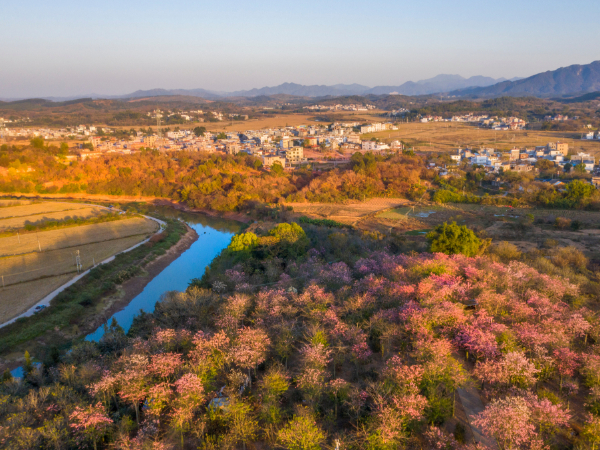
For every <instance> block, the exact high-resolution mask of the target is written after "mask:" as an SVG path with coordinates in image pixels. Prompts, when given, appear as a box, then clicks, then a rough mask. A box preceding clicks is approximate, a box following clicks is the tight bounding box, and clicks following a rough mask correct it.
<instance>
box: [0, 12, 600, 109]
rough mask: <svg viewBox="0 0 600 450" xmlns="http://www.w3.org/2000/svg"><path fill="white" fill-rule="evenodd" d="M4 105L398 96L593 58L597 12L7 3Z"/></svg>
mask: <svg viewBox="0 0 600 450" xmlns="http://www.w3.org/2000/svg"><path fill="white" fill-rule="evenodd" d="M0 11H1V12H0V42H1V45H0V97H4V98H16V97H33V96H69V95H79V94H90V93H99V94H124V93H128V92H132V91H134V90H137V89H152V88H158V87H160V88H167V89H168V88H186V89H189V88H205V89H212V90H237V89H250V88H254V87H263V86H273V85H277V84H280V83H283V82H286V81H287V82H296V83H302V84H337V83H360V84H365V85H368V86H375V85H397V84H401V83H403V82H405V81H409V80H413V81H416V80H419V79H424V78H430V77H432V76H435V75H438V74H440V73H452V74H460V75H462V76H472V75H486V76H492V77H496V78H498V77H507V78H511V77H514V76H528V75H533V74H535V73H538V72H541V71H545V70H553V69H556V68H558V67H562V66H567V65H571V64H587V63H590V62H592V61H594V60H598V59H600V1H598V0H570V1H564V0H562V1H557V0H545V1H542V0H520V1H515V0H504V1H503V2H491V1H485V0H484V1H481V0H479V1H470V0H456V1H454V2H451V1H448V0H412V1H410V2H409V1H404V0H395V1H394V0H371V1H364V0H363V1H354V0H344V1H339V0H333V1H332V0H321V1H315V0H300V1H295V2H282V1H271V0H254V1H241V0H217V1H211V2H206V1H203V0H196V1H188V0H170V1H162V2H158V1H154V0H146V1H138V0H121V1H116V0H104V1H97V0H83V1H82V0H78V1H72V0H54V1H47V0H46V1H40V0H18V1H17V0H3V1H2V2H1V3H0Z"/></svg>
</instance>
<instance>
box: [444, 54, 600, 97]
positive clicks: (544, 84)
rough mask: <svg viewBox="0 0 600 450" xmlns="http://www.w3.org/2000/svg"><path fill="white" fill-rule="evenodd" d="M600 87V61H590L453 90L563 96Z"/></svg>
mask: <svg viewBox="0 0 600 450" xmlns="http://www.w3.org/2000/svg"><path fill="white" fill-rule="evenodd" d="M599 90H600V61H594V62H592V63H590V64H586V65H579V64H576V65H573V66H569V67H561V68H560V69H557V70H549V71H547V72H543V73H538V74H537V75H533V76H531V77H528V78H523V79H521V80H517V81H504V82H501V83H498V84H495V85H493V86H488V87H480V88H468V89H463V90H458V91H456V92H452V94H454V95H457V96H470V97H484V98H485V97H500V96H505V95H507V96H513V97H524V96H532V97H559V96H568V95H575V94H585V93H587V92H594V91H599Z"/></svg>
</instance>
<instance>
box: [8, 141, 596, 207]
mask: <svg viewBox="0 0 600 450" xmlns="http://www.w3.org/2000/svg"><path fill="white" fill-rule="evenodd" d="M66 151H67V150H66V148H65V145H61V146H60V147H58V146H52V145H45V144H44V142H43V140H36V139H34V140H32V142H31V144H30V145H27V146H8V145H6V144H4V145H2V146H1V147H0V192H3V193H5V194H18V193H25V194H40V195H43V194H71V193H87V194H108V195H116V196H145V197H155V198H165V199H171V200H173V201H177V202H182V203H185V204H187V205H188V206H190V207H193V208H200V209H210V210H214V211H221V212H225V211H248V210H253V209H255V208H256V206H257V205H261V204H273V203H281V202H284V201H288V202H325V203H335V202H338V203H339V202H344V201H347V200H365V199H368V198H374V197H394V198H408V199H413V200H430V199H433V200H434V201H436V202H440V203H446V202H455V203H461V202H475V203H483V204H503V205H504V204H509V205H513V206H516V205H542V206H545V207H560V208H593V209H598V208H599V207H600V197H599V195H598V191H597V190H596V189H595V188H594V187H593V186H592V185H590V184H589V183H585V182H583V181H580V179H583V180H585V179H586V177H587V178H589V176H587V175H586V174H585V173H578V172H577V171H573V172H571V173H569V174H564V175H563V180H564V182H565V184H566V185H568V186H569V187H567V188H566V189H557V188H556V187H554V186H551V185H550V183H548V182H545V181H536V180H535V179H534V178H535V175H534V174H533V173H527V174H518V173H515V172H510V171H508V172H505V173H502V174H500V175H499V179H500V180H502V181H503V182H505V183H506V186H507V187H508V193H509V194H510V196H504V195H497V194H502V193H501V192H500V191H497V192H496V193H495V194H494V192H492V194H491V195H490V192H489V191H485V190H482V188H481V187H482V183H483V182H486V183H487V185H490V183H491V181H492V180H494V179H496V178H497V177H498V176H497V175H494V174H491V175H488V174H486V173H485V171H484V170H483V169H482V168H481V167H478V166H473V167H468V166H462V167H459V168H458V169H459V170H458V171H456V173H455V174H454V175H455V176H452V177H446V178H440V177H439V176H437V172H436V171H435V170H433V169H431V168H430V167H429V166H428V164H427V163H428V162H432V161H433V162H436V163H437V164H438V165H443V164H445V163H446V162H447V159H448V156H447V155H446V154H441V155H437V156H436V155H428V156H427V157H426V156H421V155H415V154H413V153H412V152H405V153H400V154H394V155H386V156H383V155H374V154H372V153H365V154H362V153H356V154H355V155H353V156H352V158H351V160H350V161H349V164H347V165H345V166H342V167H339V168H336V169H333V170H324V171H321V170H312V169H311V168H310V167H305V168H302V169H295V170H294V171H276V170H271V171H269V170H265V169H264V168H263V167H262V163H261V161H260V159H259V158H257V157H254V156H251V155H248V154H245V153H243V154H242V153H240V154H238V155H235V156H232V155H223V154H216V153H215V154H206V153H202V152H170V153H160V152H158V151H156V150H151V149H142V151H141V152H139V153H136V154H133V155H127V156H125V155H113V156H110V155H107V156H102V157H100V158H96V159H87V160H85V161H74V162H72V163H68V162H67V161H66V160H65V159H64V157H65V155H66ZM546 169H547V168H544V167H540V171H541V172H540V175H542V176H544V173H545V172H544V171H545V170H546ZM548 173H550V172H548ZM505 192H506V191H505Z"/></svg>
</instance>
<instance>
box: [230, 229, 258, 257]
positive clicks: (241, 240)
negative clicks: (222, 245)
mask: <svg viewBox="0 0 600 450" xmlns="http://www.w3.org/2000/svg"><path fill="white" fill-rule="evenodd" d="M257 243H258V236H256V235H255V234H254V233H242V234H237V235H235V236H234V237H233V239H232V240H231V244H229V247H227V249H228V250H229V251H231V252H243V251H247V250H251V249H252V248H254V247H255V246H256V244H257Z"/></svg>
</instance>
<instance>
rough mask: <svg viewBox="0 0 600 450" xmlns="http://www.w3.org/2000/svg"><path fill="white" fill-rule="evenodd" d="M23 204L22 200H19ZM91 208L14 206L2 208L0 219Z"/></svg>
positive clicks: (76, 205) (52, 204) (46, 204)
mask: <svg viewBox="0 0 600 450" xmlns="http://www.w3.org/2000/svg"><path fill="white" fill-rule="evenodd" d="M19 202H21V200H19ZM84 208H89V205H86V204H83V203H59V202H42V203H32V204H26V205H22V206H13V207H10V208H0V219H6V218H8V217H27V216H34V215H37V214H49V213H54V212H59V211H75V210H78V209H84Z"/></svg>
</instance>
